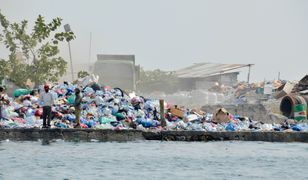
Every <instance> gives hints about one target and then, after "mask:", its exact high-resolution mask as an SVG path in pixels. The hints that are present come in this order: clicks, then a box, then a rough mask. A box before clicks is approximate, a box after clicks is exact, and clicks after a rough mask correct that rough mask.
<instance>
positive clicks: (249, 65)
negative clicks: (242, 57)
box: [247, 64, 252, 84]
mask: <svg viewBox="0 0 308 180" xmlns="http://www.w3.org/2000/svg"><path fill="white" fill-rule="evenodd" d="M251 65H252V64H248V75H247V83H248V84H249V80H250V69H251Z"/></svg>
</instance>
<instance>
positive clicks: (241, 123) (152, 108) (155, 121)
mask: <svg viewBox="0 0 308 180" xmlns="http://www.w3.org/2000/svg"><path fill="white" fill-rule="evenodd" d="M77 87H79V88H82V96H83V98H82V99H83V100H82V105H81V106H82V113H81V119H80V121H81V127H82V128H95V129H139V130H163V129H164V130H198V131H247V130H249V131H308V125H307V123H298V122H296V121H292V120H287V121H285V122H284V123H282V124H264V123H262V122H258V121H254V120H252V119H250V118H248V117H242V116H239V115H235V114H230V113H228V111H227V110H225V109H224V108H220V109H218V110H217V111H216V112H212V113H206V112H203V111H200V110H196V109H187V108H185V107H178V106H176V105H172V104H168V103H165V104H164V110H165V112H164V116H165V117H164V119H165V122H166V126H164V127H162V123H161V119H162V118H161V117H160V102H159V100H155V99H147V98H145V97H142V96H136V95H135V94H134V93H130V94H128V93H126V92H124V91H123V90H121V89H120V88H110V87H108V86H101V85H99V84H98V83H97V77H95V76H89V77H86V78H85V79H83V80H82V81H80V82H76V83H74V84H72V83H67V82H65V83H62V84H56V85H54V86H52V88H51V93H52V95H53V98H54V102H55V104H54V106H53V107H52V122H51V125H52V127H51V128H73V127H74V125H75V119H76V117H75V114H74V112H75V109H74V107H73V104H74V100H75V95H74V89H75V88H77ZM42 89H43V86H41V87H40V88H39V90H38V91H33V90H23V89H18V90H16V91H15V92H14V97H7V101H6V103H3V102H2V104H1V116H2V118H1V120H0V128H40V127H41V126H42V111H43V110H42V105H41V101H40V99H39V93H40V91H41V90H42Z"/></svg>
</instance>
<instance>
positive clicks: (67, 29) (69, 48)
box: [64, 24, 74, 82]
mask: <svg viewBox="0 0 308 180" xmlns="http://www.w3.org/2000/svg"><path fill="white" fill-rule="evenodd" d="M64 30H65V32H70V31H71V27H70V25H69V24H65V25H64ZM68 50H69V55H70V63H71V74H72V82H73V81H74V68H73V60H72V52H71V44H70V42H69V41H68Z"/></svg>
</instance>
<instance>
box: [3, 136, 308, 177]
mask: <svg viewBox="0 0 308 180" xmlns="http://www.w3.org/2000/svg"><path fill="white" fill-rule="evenodd" d="M307 146H308V144H305V143H265V142H160V141H138V142H127V143H117V142H104V143H102V142H91V143H88V142H82V143H78V142H74V143H73V142H64V141H62V140H56V141H48V140H47V139H45V140H41V141H38V142H12V141H2V142H0V162H1V163H0V179H307V178H308V173H306V172H307V169H308V163H307V160H308V148H307Z"/></svg>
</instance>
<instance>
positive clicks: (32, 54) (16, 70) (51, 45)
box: [0, 12, 75, 87]
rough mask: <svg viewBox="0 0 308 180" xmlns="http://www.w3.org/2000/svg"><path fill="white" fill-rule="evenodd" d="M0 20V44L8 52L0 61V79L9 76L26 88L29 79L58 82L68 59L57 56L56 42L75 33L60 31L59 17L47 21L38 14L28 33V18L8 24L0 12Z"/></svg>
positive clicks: (71, 37)
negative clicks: (5, 57)
mask: <svg viewBox="0 0 308 180" xmlns="http://www.w3.org/2000/svg"><path fill="white" fill-rule="evenodd" d="M0 23H1V26H0V28H1V27H2V29H0V30H1V32H0V43H3V44H4V45H5V47H6V48H7V49H8V50H9V52H10V55H9V57H8V59H5V60H4V59H1V60H0V65H1V66H0V78H1V77H2V78H3V77H8V78H9V79H10V80H12V81H13V82H15V83H16V85H18V86H21V87H25V86H26V82H27V80H28V79H29V80H31V81H32V82H33V83H34V84H35V86H37V85H39V84H42V83H44V82H55V81H58V79H59V77H60V76H62V75H64V73H65V72H66V69H67V62H66V61H65V60H64V59H63V58H62V57H60V56H59V47H58V45H59V42H63V41H67V42H68V41H71V40H73V39H75V35H74V33H73V32H63V31H59V28H60V27H61V23H62V19H61V18H54V19H52V21H51V22H49V23H46V22H45V19H44V17H43V16H41V15H39V16H38V17H37V19H36V21H35V25H34V27H33V28H32V30H31V32H29V31H28V29H27V26H28V21H26V20H23V21H21V22H20V23H10V22H9V21H8V20H7V19H6V17H5V16H4V15H3V14H2V13H1V12H0ZM18 55H19V56H18Z"/></svg>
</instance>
